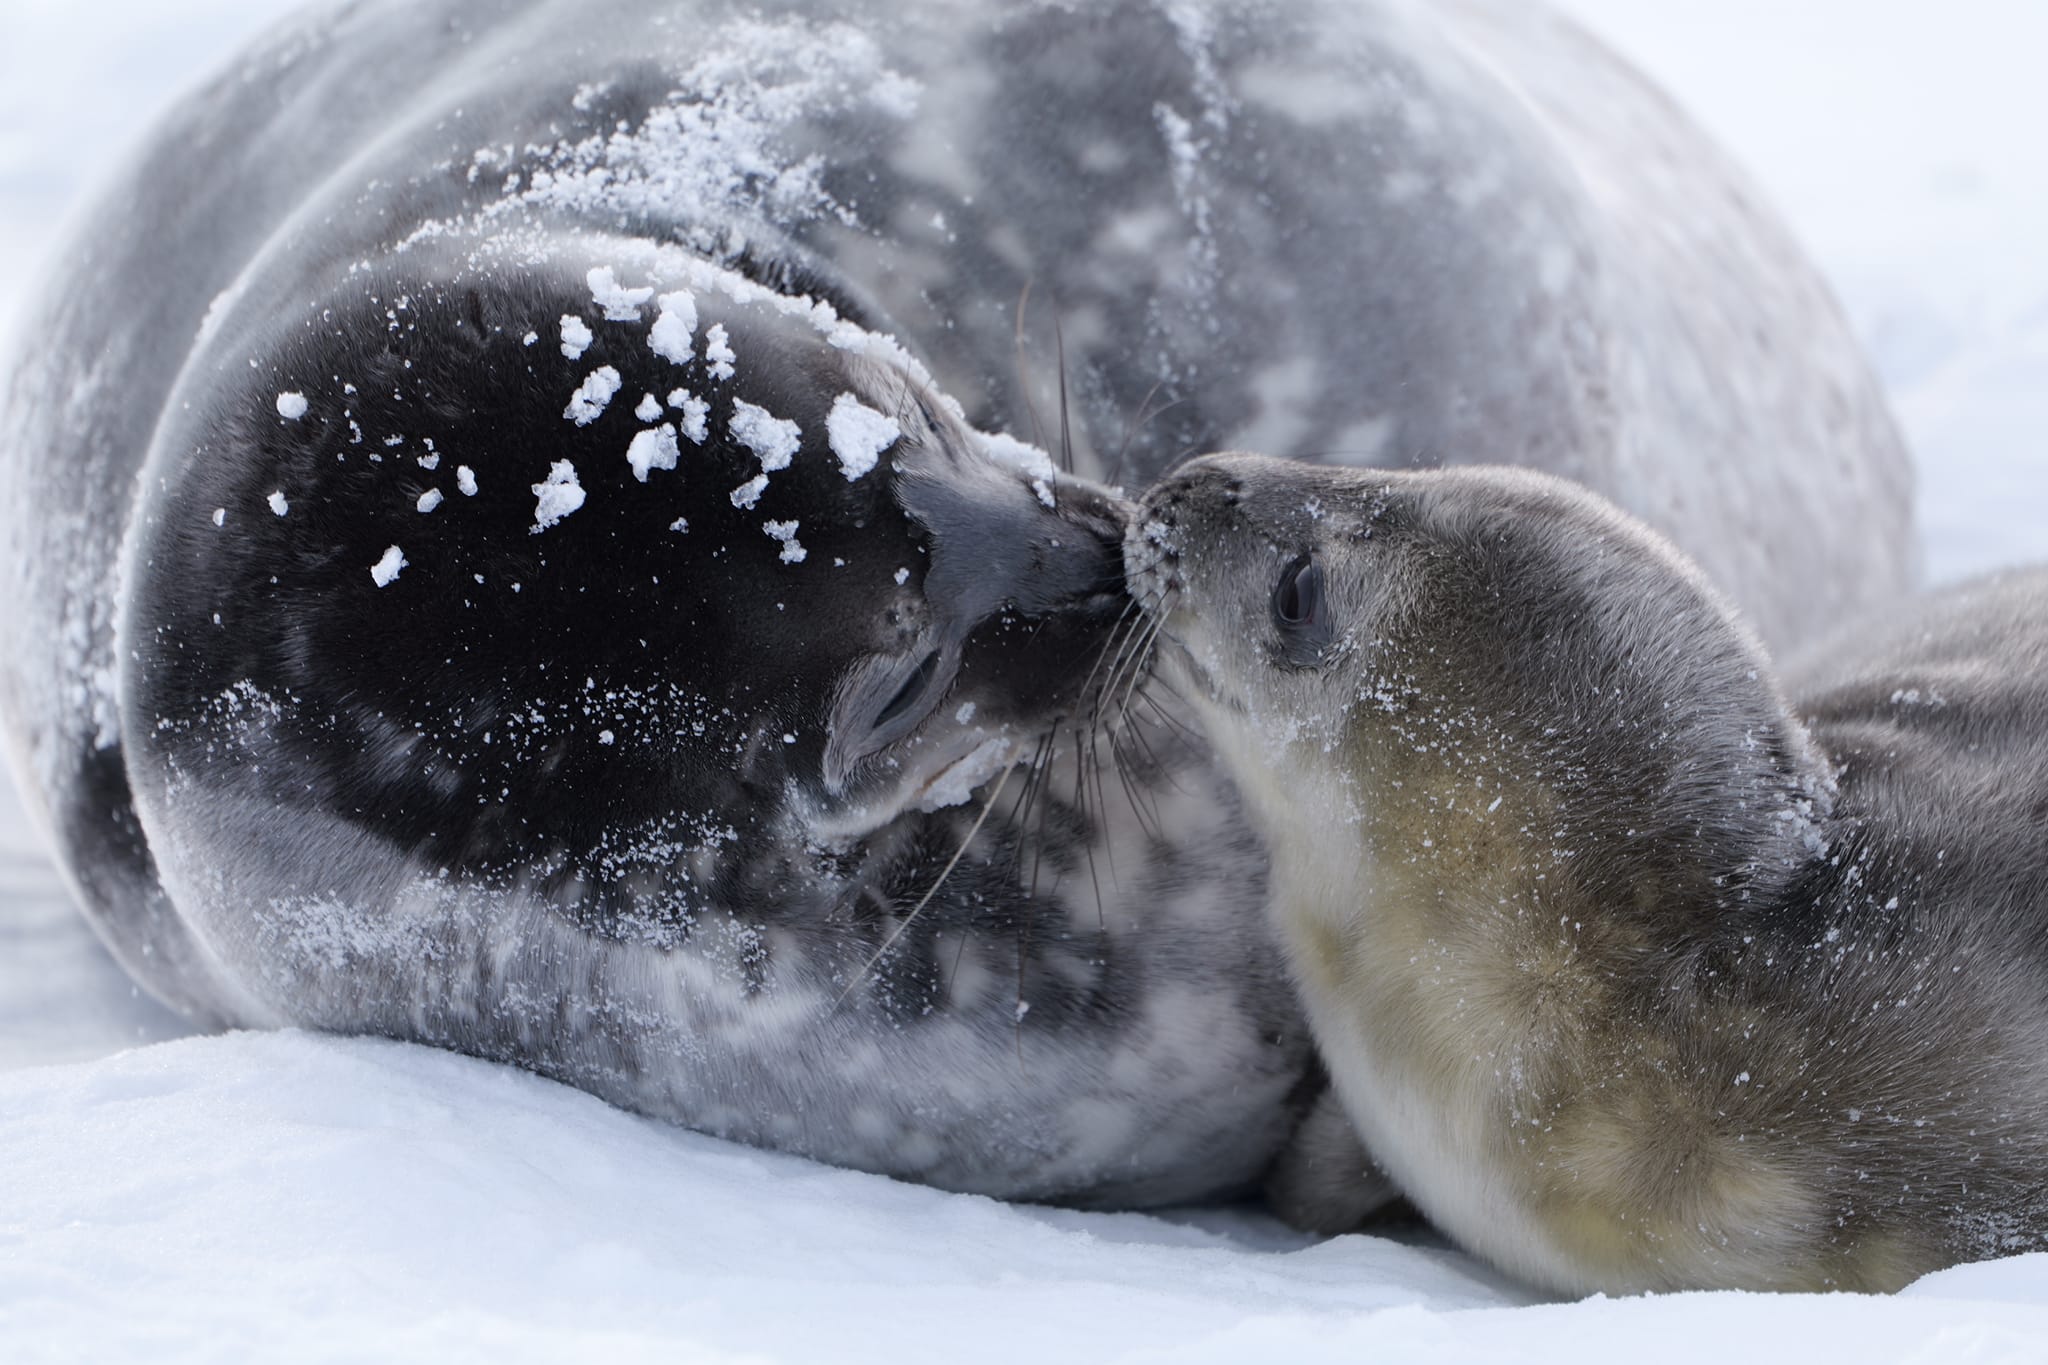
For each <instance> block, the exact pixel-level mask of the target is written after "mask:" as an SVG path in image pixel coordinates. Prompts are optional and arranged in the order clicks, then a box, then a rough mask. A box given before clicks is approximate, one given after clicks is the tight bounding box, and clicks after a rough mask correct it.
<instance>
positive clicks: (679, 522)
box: [668, 517, 690, 535]
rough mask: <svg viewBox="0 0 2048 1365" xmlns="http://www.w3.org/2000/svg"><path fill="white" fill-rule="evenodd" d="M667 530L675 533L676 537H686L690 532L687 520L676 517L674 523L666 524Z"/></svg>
mask: <svg viewBox="0 0 2048 1365" xmlns="http://www.w3.org/2000/svg"><path fill="white" fill-rule="evenodd" d="M668 529H669V530H671V531H674V532H676V533H677V534H678V535H688V534H689V531H690V521H689V518H687V517H677V518H676V519H675V520H674V521H672V522H670V523H669V524H668Z"/></svg>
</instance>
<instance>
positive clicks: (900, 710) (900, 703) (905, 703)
mask: <svg viewBox="0 0 2048 1365" xmlns="http://www.w3.org/2000/svg"><path fill="white" fill-rule="evenodd" d="M938 671H939V652H938V651H937V650H936V649H934V650H932V651H930V652H929V653H927V654H926V655H925V656H924V658H922V659H920V660H919V661H918V664H917V667H916V668H915V669H913V670H912V671H911V674H910V676H909V677H907V678H905V679H904V680H903V686H901V687H899V688H897V689H896V695H895V696H893V697H891V698H889V700H888V701H887V702H886V703H884V704H883V706H882V709H881V710H880V711H878V712H876V713H875V728H876V729H877V730H880V729H882V728H883V727H884V726H886V725H888V724H889V722H891V721H893V720H895V719H897V718H898V717H900V716H903V715H905V714H907V713H908V712H909V711H910V709H911V708H912V707H913V706H915V705H916V704H917V703H918V700H919V699H920V698H922V697H923V696H924V694H925V691H926V689H927V688H928V687H929V686H930V685H931V680H932V677H933V675H934V674H936V673H937V672H938Z"/></svg>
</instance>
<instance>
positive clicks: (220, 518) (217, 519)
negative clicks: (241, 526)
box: [213, 507, 228, 526]
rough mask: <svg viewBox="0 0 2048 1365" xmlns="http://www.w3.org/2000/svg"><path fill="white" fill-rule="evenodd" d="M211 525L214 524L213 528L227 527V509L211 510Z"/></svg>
mask: <svg viewBox="0 0 2048 1365" xmlns="http://www.w3.org/2000/svg"><path fill="white" fill-rule="evenodd" d="M213 524H214V525H215V526H225V525H227V524H228V509H227V508H225V507H216V508H214V509H213Z"/></svg>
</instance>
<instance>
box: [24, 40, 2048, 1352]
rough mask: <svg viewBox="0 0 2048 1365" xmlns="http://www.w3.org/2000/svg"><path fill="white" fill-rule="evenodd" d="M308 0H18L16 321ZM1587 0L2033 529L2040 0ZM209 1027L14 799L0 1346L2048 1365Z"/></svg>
mask: <svg viewBox="0 0 2048 1365" xmlns="http://www.w3.org/2000/svg"><path fill="white" fill-rule="evenodd" d="M289 7H290V6H289V4H288V3H286V0H99V2H98V3H96V4H93V5H91V6H89V7H88V6H86V5H84V4H82V3H79V0H0V332H4V330H5V328H6V326H7V325H8V323H9V321H10V320H11V318H12V316H13V314H14V311H15V309H16V307H17V306H18V299H19V297H20V294H21V292H22V290H23V289H24V288H25V287H27V285H28V283H29V282H30V281H32V280H33V278H34V276H35V273H36V265H37V262H38V261H39V259H40V258H41V256H42V255H43V253H44V252H46V251H47V250H49V249H50V247H51V246H52V244H53V243H54V242H55V241H56V240H57V236H58V233H59V227H58V225H59V223H60V220H61V219H62V217H63V216H64V215H65V214H66V213H67V212H70V211H74V210H75V206H76V204H77V202H78V200H79V197H80V195H81V192H82V191H83V189H84V188H86V186H87V185H88V183H89V182H90V181H91V180H93V179H95V178H97V177H99V176H103V175H105V174H106V173H107V171H108V166H109V163H110V160H111V158H112V157H114V156H115V155H117V154H118V152H119V150H120V148H121V147H122V145H123V144H124V143H125V142H127V141H128V140H129V139H131V138H133V137H134V136H135V135H136V134H137V133H138V132H139V130H140V129H141V128H142V126H143V125H144V124H146V122H147V121H148V119H149V117H150V115H151V114H152V113H153V112H154V111H155V110H157V109H159V108H161V107H162V106H163V104H164V103H165V102H167V101H168V100H169V99H170V98H171V97H172V96H173V95H174V94H175V93H176V92H177V90H178V89H180V88H181V87H183V86H184V85H186V84H188V83H190V82H191V81H193V80H194V79H196V78H197V77H198V75H199V74H200V73H201V72H202V71H203V70H204V69H205V68H206V67H207V66H209V65H210V64H212V63H213V62H215V61H217V60H219V59H220V57H221V56H222V55H224V53H225V52H226V51H227V50H229V49H230V48H232V47H233V46H234V45H235V44H236V43H237V42H239V41H240V40H241V39H242V38H243V37H245V36H246V35H247V34H249V33H250V32H252V31H254V30H255V29H257V28H259V27H260V26H261V25H262V24H264V23H265V22H267V21H268V19H269V18H271V17H272V16H274V15H276V14H277V13H279V12H281V11H283V10H284V9H286V8H289ZM1568 8H1570V9H1571V10H1573V11H1574V12H1576V13H1578V14H1579V15H1581V16H1582V17H1583V18H1585V19H1586V20H1587V22H1589V23H1590V24H1591V25H1592V26H1593V27H1594V28H1595V29H1596V30H1597V31H1599V32H1601V33H1603V34H1605V35H1607V36H1608V37H1609V38H1610V40H1611V41H1612V42H1613V43H1614V44H1615V45H1616V46H1617V47H1619V48H1620V49H1621V50H1622V51H1624V52H1625V53H1628V54H1629V55H1631V56H1633V57H1635V58H1636V59H1637V60H1638V61H1639V62H1641V63H1642V64H1643V65H1644V66H1646V67H1647V68H1648V69H1649V70H1650V71H1652V72H1653V73H1655V74H1656V75H1658V76H1659V77H1660V78H1661V79H1663V80H1664V81H1665V82H1666V84H1667V85H1668V86H1669V87H1670V88H1671V89H1672V90H1673V91H1674V92H1675V93H1676V94H1677V95H1678V96H1679V97H1680V99H1681V100H1682V101H1683V102H1685V103H1686V104H1688V105H1690V106H1691V107H1692V108H1693V109H1694V110H1695V112H1696V113H1697V114H1698V115H1699V116H1700V117H1701V118H1702V120H1703V121H1704V122H1705V123H1706V124H1707V125H1708V126H1709V127H1711V128H1713V129H1714V130H1715V131H1717V132H1718V133H1719V134H1720V135H1721V137H1722V138H1723V139H1724V140H1725V141H1726V142H1727V143H1728V144H1729V145H1730V146H1731V147H1732V148H1733V149H1734V150H1735V151H1736V153H1737V154H1738V155H1739V156H1740V157H1741V158H1742V159H1744V160H1745V161H1746V162H1747V163H1748V164H1749V166H1750V167H1751V168H1752V170H1753V172H1754V173H1755V174H1756V176H1757V177H1758V178H1759V179H1760V180H1761V182H1762V183H1763V184H1764V186H1765V187H1766V189H1767V190H1768V191H1769V192H1770V193H1771V194H1772V195H1773V196H1774V197H1775V198H1776V200H1777V202H1778V203H1779V205H1780V206H1781V207H1782V208H1783V209H1784V210H1785V212H1786V214H1787V216H1788V217H1789V218H1790V219H1791V221H1792V223H1793V225H1794V227H1795V229H1796V230H1797V232H1798V233H1799V234H1800V236H1801V237H1802V238H1803V239H1804V240H1805V242H1806V243H1807V245H1808V247H1809V248H1810V249H1811V250H1812V251H1813V252H1814V253H1815V255H1816V256H1817V257H1818V259H1819V260H1820V261H1821V263H1822V265H1823V267H1824V268H1825V269H1826V270H1827V272H1828V274H1829V275H1830V277H1831V278H1832V279H1833V281H1834V283H1835V285H1836V287H1837V289H1838V290H1839V292H1840V293H1841V295H1842V298H1843V300H1844V302H1845V304H1846V306H1847V307H1848V310H1849V312H1850V315H1851V316H1852V318H1853V319H1854V320H1855V322H1856V324H1857V326H1858V329H1859V330H1860V332H1861V333H1862V335H1863V336H1864V338H1865V340H1866V342H1867V343H1868V344H1869V346H1870V348H1871V350H1872V352H1873V354H1874V355H1875V356H1876V357H1877V360H1878V364H1879V366H1880V369H1881V371H1882V372H1883V374H1884V376H1885V379H1886V381H1887V383H1888V384H1889V386H1890V388H1891V393H1892V397H1893V400H1894V402H1895V404H1896V406H1897V409H1898V412H1899V415H1900V417H1901V419H1902V422H1903V425H1904V426H1905V429H1906V432H1907V435H1908V438H1909V439H1910V441H1911V442H1912V444H1913V446H1914V448H1915V450H1916V452H1917V455H1918V458H1919V462H1920V468H1921V471H1922V494H1921V515H1922V523H1923V527H1924V529H1925V532H1926V536H1927V562H1928V565H1929V569H1930V574H1931V576H1932V577H1934V578H1936V579H1944V578H1952V577H1956V576H1958V575H1960V574H1963V573H1966V572H1969V571H1971V570H1974V569H1976V568H1980V567H1985V566H1989V565H1993V564H1999V563H2008V562H2014V561H2017V560H2022V559H2038V558H2048V251H2044V250H2042V249H2041V246H2040V244H2041V243H2043V242H2048V144H2044V143H2043V141H2042V136H2041V130H2042V129H2044V128H2048V80H2044V79H2043V78H2042V75H2041V72H2040V70H2039V67H2040V63H2041V61H2042V58H2043V54H2044V53H2048V4H2042V3H2039V0H1941V2H1940V3H1935V0H1799V3H1797V4H1796V5H1788V4H1785V3H1782V0H1568ZM0 609H4V607H0ZM181 1032H182V1030H181V1029H180V1028H179V1026H178V1024H177V1022H176V1021H175V1020H174V1019H172V1018H171V1017H170V1016H168V1015H167V1014H165V1013H164V1012H163V1011H162V1010H161V1009H159V1008H157V1007H156V1006H154V1005H153V1004H151V1003H150V1002H149V1001H147V1000H144V999H141V998H138V997H137V995H136V993H135V992H134V990H133V989H132V988H131V987H130V986H129V985H128V984H127V982H126V981H125V979H123V978H122V977H121V976H120V975H119V973H118V972H117V971H116V970H115V969H114V968H113V967H112V965H111V964H110V963H109V962H108V961H107V960H106V958H105V956H104V955H103V954H102V953H100V952H99V950H98V948H97V946H96V945H95V944H94V943H93V942H92V940H91V937H90V935H89V934H88V933H87V931H86V930H85V929H84V928H83V926H82V925H81V924H80V923H79V921H78V920H77V919H76V917H75V916H74V915H73V914H72V912H71V911H70V909H69V908H68V906H67V904H66V902H65V898H64V893H63V889H62V887H61V885H60V883H59V882H58V879H57V877H56V874H55V872H54V871H53V869H52V868H51V866H50V864H49V862H48V860H47V858H45V857H44V856H43V855H42V854H41V853H40V852H39V851H38V849H37V844H36V839H35V836H34V834H33V832H32V831H31V830H30V829H29V828H28V825H27V822H26V820H25V818H24V817H23V816H22V814H21V811H20V809H19V807H18V805H17V804H16V803H15V802H14V800H13V798H12V796H11V795H10V794H8V793H6V792H5V791H4V790H0V1359H4V1360H6V1361H10V1362H12V1361H26V1360H38V1359H53V1360H54V1359H64V1360H70V1359H80V1360H105V1359H128V1358H137V1359H140V1358H147V1359H150V1360H164V1359H234V1360H241V1359H294V1360H299V1359H371V1358H375V1359H384V1358H390V1357H392V1356H394V1355H396V1356H404V1357H409V1358H420V1359H435V1360H443V1359H447V1360H456V1359H466V1358H488V1359H492V1360H504V1359H518V1358H534V1359H561V1358H594V1359H606V1360H612V1359H618V1360H632V1359H640V1358H647V1359H657V1358H658V1359H661V1360H664V1361H678V1360H682V1361H696V1360H704V1361H726V1360H742V1359H744V1360H773V1361H814V1360H867V1359H875V1360H883V1359H887V1360H892V1361H900V1360H906V1359H909V1360H918V1359H952V1358H974V1359H989V1360H1032V1361H1038V1360H1044V1359H1047V1358H1060V1357H1079V1358H1085V1359H1100V1360H1125V1359H1129V1360H1161V1361H1164V1360H1173V1361H1199V1360H1219V1361H1224V1360H1227V1361H1239V1360H1263V1359H1269V1358H1282V1357H1285V1358H1287V1359H1289V1360H1291V1361H1297V1362H1313V1361H1321V1360H1333V1361H1334V1360H1340V1359H1341V1360H1394V1359H1429V1360H1441V1361H1447V1362H1460V1361H1482V1360H1483V1361H1516V1360H1545V1359H1554V1358H1563V1357H1565V1356H1567V1355H1569V1356H1570V1357H1571V1358H1573V1359H1575V1360H1579V1361H1585V1362H1603V1361H1624V1360H1627V1361H1634V1360H1638V1359H1641V1358H1643V1357H1645V1356H1652V1357H1655V1358H1657V1359H1659V1360H1665V1361H1686V1360H1701V1361H1708V1360H1711V1361H1722V1360H1725V1359H1727V1358H1729V1357H1731V1356H1739V1357H1742V1358H1745V1359H1754V1360H1757V1361H1767V1360H1787V1361H1790V1360H1799V1361H1811V1360H1825V1359H1837V1358H1839V1359H1855V1360H1858V1361H1868V1362H1878V1361H1894V1360H1896V1361H1924V1362H1928V1365H1947V1363H1948V1362H2007V1361H2036V1360H2048V1256H2033V1257H2021V1258H2016V1259H2013V1260H2008V1261H2003V1262H1997V1263H1993V1264H1988V1265H1982V1266H1970V1267H1964V1268H1961V1269H1958V1270H1953V1271H1949V1272H1945V1273H1944V1274H1941V1275H1937V1276H1933V1277H1930V1278H1929V1279H1927V1280H1923V1281H1922V1282H1921V1283H1920V1284H1918V1285H1916V1286H1914V1287H1913V1288H1912V1289H1910V1290H1908V1291H1907V1292H1906V1293H1904V1294H1901V1295H1899V1296H1896V1297H1894V1298H1890V1299H1870V1298H1859V1297H1851V1296H1830V1297H1826V1298H1773V1297H1769V1296H1757V1295H1746V1296H1745V1295H1679V1296H1672V1297H1667V1298H1660V1299H1638V1300H1625V1301H1607V1300H1591V1301H1587V1302H1584V1303H1577V1304H1542V1305H1531V1304H1529V1303H1527V1302H1526V1301H1525V1299H1524V1296H1523V1295H1521V1294H1520V1293H1519V1292H1518V1291H1516V1290H1515V1289H1513V1288H1512V1287H1510V1286H1508V1285H1506V1284H1504V1283H1503V1282H1501V1281H1500V1280H1498V1279H1497V1278H1495V1277H1494V1276H1492V1275H1490V1274H1488V1273H1487V1272H1486V1271H1485V1270H1484V1269H1482V1268H1480V1267H1478V1266H1477V1265H1475V1264H1474V1263H1473V1262H1471V1261H1470V1260H1468V1259H1466V1258H1464V1257H1462V1256H1460V1255H1458V1254H1456V1253H1454V1252H1451V1251H1447V1250H1444V1249H1442V1248H1440V1247H1434V1246H1428V1245H1404V1244H1401V1243H1397V1242H1392V1241H1387V1240H1383V1239H1374V1238H1364V1237H1349V1238H1340V1239H1337V1240H1336V1241H1333V1242H1327V1243H1323V1244H1320V1245H1314V1244H1310V1243H1309V1242H1307V1241H1306V1240H1305V1239H1302V1238H1298V1237H1295V1236H1292V1235H1290V1234H1288V1233H1285V1232H1284V1231H1282V1230H1280V1229H1278V1228H1276V1227H1275V1226H1273V1225H1272V1224H1270V1223H1269V1222H1267V1221H1265V1220H1263V1219H1261V1218H1259V1217H1256V1216H1254V1215H1249V1214H1245V1213H1240V1212H1229V1211H1222V1212H1217V1211H1212V1212H1207V1213H1198V1214H1191V1215H1187V1216H1183V1217H1178V1218H1174V1219H1161V1218H1147V1217H1137V1216H1127V1215H1126V1216H1099V1215H1078V1214H1069V1213H1059V1212H1053V1211H1048V1210H1042V1209H1026V1208H1013V1207H1006V1206H1003V1205H1000V1204H996V1203H992V1202H990V1201H987V1200H983V1199H974V1198H965V1197H959V1196H949V1195H942V1194H937V1193H934V1192H931V1191H928V1190H921V1189H916V1188H912V1187H908V1186H903V1185H898V1184H894V1183H892V1182H889V1181H885V1180H880V1179H876V1178H873V1177H867V1176H859V1175H853V1174H849V1173H846V1172H840V1171H831V1170H826V1169H823V1168H820V1167H815V1166H811V1165H808V1164H806V1163H803V1162H799V1161H795V1160H792V1159H789V1158H783V1157H777V1156H772V1155H766V1154H762V1153H758V1152H751V1151H747V1150H744V1149H740V1148H735V1147H731V1146H728V1145H725V1144H721V1143H718V1142H714V1141H711V1140H709V1139H705V1138H701V1137H697V1136H694V1135H691V1134H687V1133H682V1132H678V1131H676V1130H674V1129H670V1128H666V1127H662V1126H660V1125H656V1124H652V1123H648V1122H646V1121H643V1120H639V1119H636V1118H633V1117H631V1116H629V1115H626V1114H622V1113H619V1112H617V1111H614V1110H611V1109H608V1108H606V1107H605V1106H603V1105H601V1104H599V1103H598V1102H596V1101H595V1100H592V1099H590V1098H588V1097H586V1096H583V1095H580V1094H577V1093H575V1092H572V1091H568V1090H565V1089H563V1088H561V1087H558V1086H554V1085H551V1084H549V1083H548V1082H545V1081H541V1080H537V1079H535V1078H533V1077H530V1076H526V1075H522V1074H519V1073H516V1072H512V1071H508V1070H504V1069H501V1068H494V1067H490V1066H487V1065H484V1064H481V1063H477V1062H472V1061H467V1060H464V1059H461V1058H456V1057H450V1056H444V1055H440V1054H436V1053H433V1052H429V1051H425V1050H422V1049H416V1048H407V1047H402V1046H397V1045H393V1044H385V1043H376V1042H366V1041H359V1040H353V1041H352V1040H338V1039H323V1038H314V1037H308V1036H303V1035H293V1034H281V1035H235V1036H228V1037H216V1038H180V1037H179V1036H178V1035H179V1034H180V1033H181ZM166 1040H168V1041H166ZM145 1043H146V1044H151V1046H146V1047H135V1045H137V1044H145ZM124 1048H133V1049H134V1050H129V1051H122V1049H124Z"/></svg>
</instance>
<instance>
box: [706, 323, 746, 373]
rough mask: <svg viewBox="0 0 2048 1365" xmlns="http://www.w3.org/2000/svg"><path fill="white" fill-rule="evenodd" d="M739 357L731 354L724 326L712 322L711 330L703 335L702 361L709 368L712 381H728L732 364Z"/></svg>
mask: <svg viewBox="0 0 2048 1365" xmlns="http://www.w3.org/2000/svg"><path fill="white" fill-rule="evenodd" d="M738 359H739V356H737V355H736V354H734V353H733V349H732V343H731V342H730V340H729V339H728V338H727V337H726V335H725V324H724V323H722V322H714V323H712V324H711V330H710V331H708V332H706V333H705V334H704V360H705V362H706V363H707V364H709V365H710V366H711V377H712V378H713V379H730V378H732V375H733V368H732V365H733V362H734V361H735V360H738Z"/></svg>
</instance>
